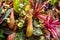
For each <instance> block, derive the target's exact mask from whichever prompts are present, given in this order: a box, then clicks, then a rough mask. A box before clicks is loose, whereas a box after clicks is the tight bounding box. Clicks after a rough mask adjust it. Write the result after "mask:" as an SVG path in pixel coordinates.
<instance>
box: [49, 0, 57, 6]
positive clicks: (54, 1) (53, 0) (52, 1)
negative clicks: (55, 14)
mask: <svg viewBox="0 0 60 40" xmlns="http://www.w3.org/2000/svg"><path fill="white" fill-rule="evenodd" d="M50 1H51V4H52V5H53V6H54V4H55V3H56V2H58V0H50Z"/></svg>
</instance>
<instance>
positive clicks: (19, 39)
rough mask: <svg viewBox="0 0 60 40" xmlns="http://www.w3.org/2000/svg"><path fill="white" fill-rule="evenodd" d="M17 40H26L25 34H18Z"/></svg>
mask: <svg viewBox="0 0 60 40" xmlns="http://www.w3.org/2000/svg"><path fill="white" fill-rule="evenodd" d="M15 40H25V35H24V33H23V32H18V33H16V36H15Z"/></svg>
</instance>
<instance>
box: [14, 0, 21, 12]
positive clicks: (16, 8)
mask: <svg viewBox="0 0 60 40" xmlns="http://www.w3.org/2000/svg"><path fill="white" fill-rule="evenodd" d="M19 4H20V0H14V10H15V11H16V12H19V11H18V9H19Z"/></svg>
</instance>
